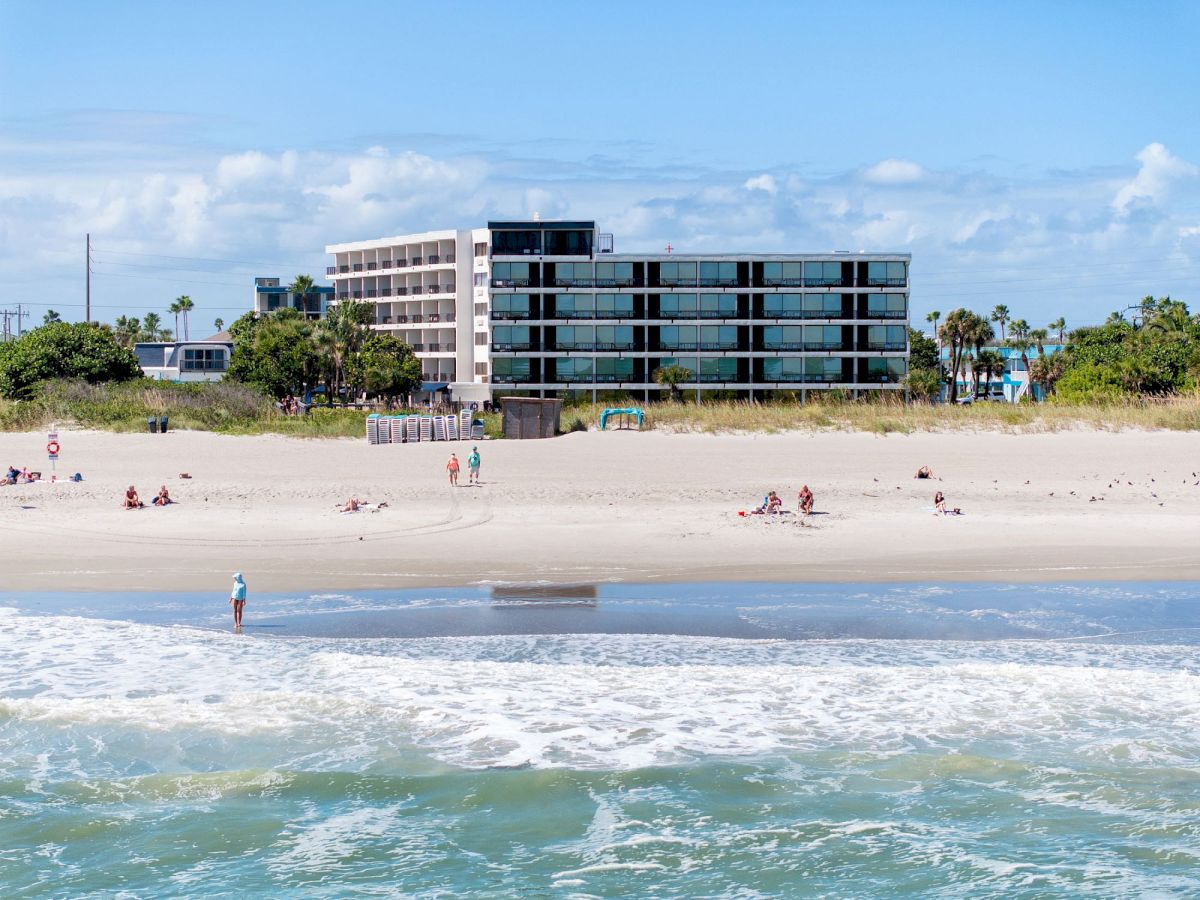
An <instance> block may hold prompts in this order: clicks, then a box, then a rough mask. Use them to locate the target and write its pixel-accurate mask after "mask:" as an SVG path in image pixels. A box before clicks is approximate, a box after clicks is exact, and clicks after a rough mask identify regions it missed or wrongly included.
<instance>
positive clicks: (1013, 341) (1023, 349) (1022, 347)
mask: <svg viewBox="0 0 1200 900" xmlns="http://www.w3.org/2000/svg"><path fill="white" fill-rule="evenodd" d="M1006 343H1007V344H1008V346H1010V347H1012V348H1013V349H1014V350H1016V351H1017V352H1019V353H1020V354H1021V363H1022V364H1023V365H1024V366H1025V378H1026V380H1027V381H1028V382H1029V386H1030V389H1029V391H1028V393H1029V396H1030V399H1032V398H1033V390H1032V388H1033V382H1032V380H1030V374H1029V349H1030V348H1031V347H1032V346H1033V342H1032V341H1031V340H1030V339H1029V323H1028V322H1026V321H1025V320H1024V319H1014V320H1013V321H1012V327H1011V328H1009V335H1008V340H1007V341H1006Z"/></svg>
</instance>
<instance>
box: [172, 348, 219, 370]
mask: <svg viewBox="0 0 1200 900" xmlns="http://www.w3.org/2000/svg"><path fill="white" fill-rule="evenodd" d="M225 363H226V357H225V348H223V347H211V348H210V347H204V348H201V347H185V348H184V350H183V360H182V361H181V363H180V366H179V371H181V372H224V371H225Z"/></svg>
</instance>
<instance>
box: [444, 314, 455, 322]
mask: <svg viewBox="0 0 1200 900" xmlns="http://www.w3.org/2000/svg"><path fill="white" fill-rule="evenodd" d="M442 321H443V322H453V321H454V313H443V314H442Z"/></svg>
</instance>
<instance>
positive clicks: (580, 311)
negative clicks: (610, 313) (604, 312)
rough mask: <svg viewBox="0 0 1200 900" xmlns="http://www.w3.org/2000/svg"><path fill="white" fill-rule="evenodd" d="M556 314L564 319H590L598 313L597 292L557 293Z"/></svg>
mask: <svg viewBox="0 0 1200 900" xmlns="http://www.w3.org/2000/svg"><path fill="white" fill-rule="evenodd" d="M554 314H555V315H556V316H558V317H559V318H563V319H571V318H574V319H590V318H592V317H593V316H594V315H595V314H596V296H595V294H555V295H554Z"/></svg>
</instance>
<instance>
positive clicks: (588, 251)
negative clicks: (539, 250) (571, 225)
mask: <svg viewBox="0 0 1200 900" xmlns="http://www.w3.org/2000/svg"><path fill="white" fill-rule="evenodd" d="M545 241H546V255H547V256H591V255H592V232H590V231H584V230H582V229H579V230H575V229H572V230H552V229H547V230H546V232H545Z"/></svg>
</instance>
